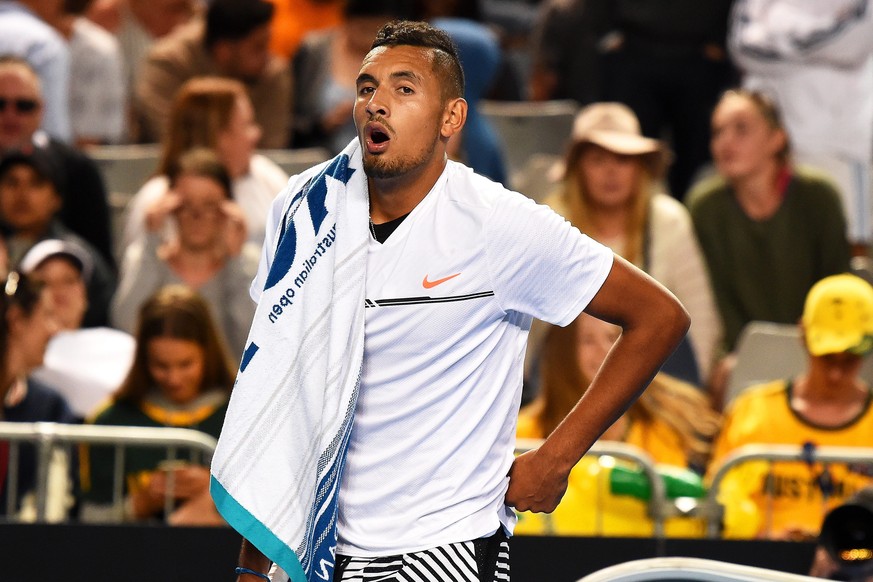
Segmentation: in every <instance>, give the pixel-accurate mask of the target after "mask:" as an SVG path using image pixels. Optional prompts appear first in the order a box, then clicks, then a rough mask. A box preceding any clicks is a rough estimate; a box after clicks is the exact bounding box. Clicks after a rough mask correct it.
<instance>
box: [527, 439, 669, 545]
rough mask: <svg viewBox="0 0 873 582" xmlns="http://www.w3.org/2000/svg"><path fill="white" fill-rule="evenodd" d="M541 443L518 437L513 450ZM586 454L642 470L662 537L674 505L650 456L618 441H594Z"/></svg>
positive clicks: (651, 514) (651, 513) (656, 527)
mask: <svg viewBox="0 0 873 582" xmlns="http://www.w3.org/2000/svg"><path fill="white" fill-rule="evenodd" d="M542 443H543V441H542V440H541V439H518V440H517V441H516V444H515V452H516V453H517V454H518V453H523V452H526V451H529V450H532V449H536V448H538V447H539V446H540V445H541V444H542ZM586 455H591V456H596V457H615V458H618V459H624V460H626V461H631V462H632V463H634V464H635V465H638V466H639V467H640V468H641V469H642V470H643V473H644V474H645V475H646V477H647V478H648V480H649V486H650V487H651V492H652V494H651V497H650V498H649V502H648V514H649V517H650V518H651V519H652V524H653V529H654V532H653V533H654V537H655V538H659V539H664V538H665V533H664V522H665V521H666V519H667V518H668V517H671V516H672V515H673V514H674V513H673V511H672V510H673V509H674V506H673V505H672V504H671V503H670V502H669V500H668V499H667V490H666V486H665V485H664V481H663V480H662V479H661V477H660V475H658V472H657V471H656V470H655V463H654V461H653V460H652V458H651V457H650V456H649V455H648V454H646V452H645V451H643V450H642V449H640V448H638V447H635V446H633V445H628V444H625V443H620V442H608V443H594V445H593V446H592V447H591V449H589V451H588V452H587V453H586ZM550 517H551V516H550V515H548V514H547V515H546V516H545V519H546V521H547V522H548V521H549V520H550Z"/></svg>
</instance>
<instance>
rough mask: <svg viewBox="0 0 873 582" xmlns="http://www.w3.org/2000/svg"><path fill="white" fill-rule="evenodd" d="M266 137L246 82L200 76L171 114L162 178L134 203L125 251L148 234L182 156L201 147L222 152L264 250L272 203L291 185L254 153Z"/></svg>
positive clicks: (255, 239) (251, 233)
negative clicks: (149, 218)
mask: <svg viewBox="0 0 873 582" xmlns="http://www.w3.org/2000/svg"><path fill="white" fill-rule="evenodd" d="M260 135H261V130H260V127H259V126H258V125H257V124H256V123H255V121H254V115H253V113H252V103H251V101H250V100H249V98H248V95H246V92H245V87H243V85H242V84H241V83H239V82H238V81H234V80H232V79H223V78H220V77H198V78H194V79H191V80H190V81H188V82H187V83H185V84H184V85H183V86H182V89H181V90H180V91H179V95H178V96H177V97H176V100H175V103H174V105H173V110H172V112H171V113H170V125H169V128H168V131H167V136H166V138H165V139H164V148H163V152H162V153H161V160H160V163H159V164H158V171H157V174H158V175H157V176H155V177H153V178H152V179H151V180H149V181H148V182H146V183H145V185H144V186H143V187H142V188H141V189H140V191H139V192H137V194H136V196H134V198H133V200H131V202H130V203H129V205H128V209H127V221H126V224H125V229H124V241H123V247H122V248H126V247H128V246H130V245H131V244H133V243H134V242H136V241H137V240H139V239H140V238H142V237H143V236H144V225H145V213H146V209H147V208H148V207H149V206H150V205H151V204H152V203H154V202H155V201H156V200H158V199H159V198H161V197H162V196H164V195H165V194H166V193H167V191H168V190H169V178H168V176H169V175H170V174H171V173H173V172H174V171H176V167H177V166H178V163H179V156H181V155H182V153H184V152H185V151H187V150H189V149H191V148H195V147H206V148H210V149H213V150H215V152H216V153H217V154H218V157H219V159H220V160H221V162H222V163H223V164H224V167H225V168H226V169H227V171H228V173H229V174H230V177H231V180H232V181H233V182H232V190H233V199H234V201H236V202H237V203H238V204H239V205H240V207H242V209H243V212H244V213H245V216H246V223H247V225H248V232H249V240H250V241H251V242H253V243H255V244H256V245H257V246H258V247H260V246H261V245H262V244H263V242H264V234H265V229H266V221H267V212H268V211H269V209H270V204H271V203H272V201H273V198H275V197H276V194H278V193H279V191H281V190H282V188H284V187H285V183H286V182H287V181H288V176H287V175H286V174H285V172H284V171H282V169H281V168H279V167H278V166H277V165H276V164H274V163H273V162H272V161H271V160H270V159H269V158H267V157H265V156H263V155H261V154H256V153H254V148H255V144H256V143H257V141H258V138H259V136H260Z"/></svg>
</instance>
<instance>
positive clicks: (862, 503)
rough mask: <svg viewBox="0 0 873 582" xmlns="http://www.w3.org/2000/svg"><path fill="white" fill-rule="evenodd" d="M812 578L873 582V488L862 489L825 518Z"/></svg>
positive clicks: (816, 551) (813, 563) (813, 564)
mask: <svg viewBox="0 0 873 582" xmlns="http://www.w3.org/2000/svg"><path fill="white" fill-rule="evenodd" d="M809 575H810V576H812V577H814V578H826V579H828V580H849V581H850V582H873V486H870V487H865V488H863V489H861V490H860V491H858V492H857V493H855V494H854V495H852V497H850V498H849V499H848V500H847V501H846V502H845V503H844V504H842V505H840V506H838V507H835V508H834V509H832V510H831V511H830V512H828V514H827V515H826V516H825V519H824V523H822V526H821V531H820V532H819V535H818V545H817V546H816V548H815V558H814V559H813V561H812V566H811V567H810V572H809Z"/></svg>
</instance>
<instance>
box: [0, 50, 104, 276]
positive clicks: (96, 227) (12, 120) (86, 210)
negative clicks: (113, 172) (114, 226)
mask: <svg viewBox="0 0 873 582" xmlns="http://www.w3.org/2000/svg"><path fill="white" fill-rule="evenodd" d="M0 99H2V100H3V101H4V102H5V103H6V104H7V105H6V106H5V107H4V108H3V109H2V110H0V155H3V154H5V153H6V152H9V151H13V150H20V151H23V152H25V153H28V152H31V151H37V150H39V151H42V152H44V153H45V154H46V155H47V156H48V157H49V158H51V160H52V161H53V163H54V165H55V166H56V167H57V168H58V172H59V175H58V176H57V177H58V184H57V185H58V192H59V193H60V196H61V199H62V200H63V205H62V206H61V210H60V216H59V218H60V220H61V222H63V223H64V225H66V226H67V228H69V229H70V230H72V231H73V232H75V233H76V234H77V235H79V236H80V237H82V238H83V239H85V240H87V241H88V242H89V243H91V244H92V245H93V246H94V247H95V248H96V249H97V250H98V251H100V254H101V255H102V257H103V259H104V260H105V261H106V262H107V263H108V264H109V265H110V266H114V264H115V260H114V258H113V255H112V238H111V235H110V231H109V202H108V197H107V194H106V187H105V186H104V184H103V179H102V177H101V176H100V170H99V169H98V168H97V165H96V164H95V163H94V162H93V161H92V160H91V159H90V158H88V157H87V156H86V155H85V154H83V153H81V152H79V151H77V150H75V149H73V148H71V147H70V146H68V145H66V144H64V143H62V142H60V141H58V140H57V139H55V138H53V137H50V136H49V135H47V134H46V133H45V132H43V131H41V130H39V124H40V120H41V119H42V114H43V96H42V89H41V86H40V81H39V78H38V77H37V76H36V73H35V72H34V71H33V69H31V68H30V65H28V64H27V62H26V61H24V60H22V59H20V58H17V57H9V56H7V57H0Z"/></svg>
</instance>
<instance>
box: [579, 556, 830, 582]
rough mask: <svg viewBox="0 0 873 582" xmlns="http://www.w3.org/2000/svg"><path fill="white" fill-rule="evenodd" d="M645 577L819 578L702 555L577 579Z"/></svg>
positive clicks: (734, 581) (714, 581)
mask: <svg viewBox="0 0 873 582" xmlns="http://www.w3.org/2000/svg"><path fill="white" fill-rule="evenodd" d="M645 580H671V581H672V580H696V581H700V582H741V581H743V582H745V581H747V582H755V581H759V580H771V581H773V582H804V581H809V582H812V581H814V580H819V578H810V577H809V576H801V575H799V574H788V573H786V572H777V571H776V570H768V569H766V568H756V567H753V566H741V565H739V564H731V563H728V562H720V561H717V560H704V559H702V558H648V559H645V560H634V561H632V562H625V563H624V564H618V565H617V566H610V567H609V568H604V569H603V570H598V571H597V572H594V573H592V574H589V575H588V576H585V577H584V578H581V579H580V580H578V582H607V581H608V582H643V581H645Z"/></svg>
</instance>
